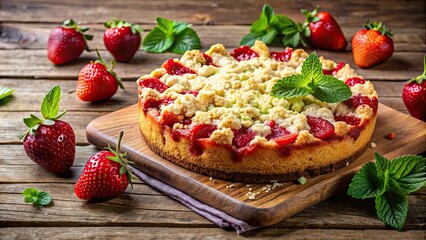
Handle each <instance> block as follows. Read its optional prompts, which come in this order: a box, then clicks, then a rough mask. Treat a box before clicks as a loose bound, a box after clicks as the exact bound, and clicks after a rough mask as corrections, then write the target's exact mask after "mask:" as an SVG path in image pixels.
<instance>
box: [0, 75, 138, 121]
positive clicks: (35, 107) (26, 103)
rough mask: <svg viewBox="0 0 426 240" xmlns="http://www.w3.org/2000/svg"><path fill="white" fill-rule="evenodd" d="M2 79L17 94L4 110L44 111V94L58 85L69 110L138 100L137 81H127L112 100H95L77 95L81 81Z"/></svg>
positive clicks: (97, 109) (102, 107) (116, 106)
mask: <svg viewBox="0 0 426 240" xmlns="http://www.w3.org/2000/svg"><path fill="white" fill-rule="evenodd" d="M0 82H1V83H0V85H2V86H7V87H11V88H13V89H14V90H15V92H14V93H13V97H12V98H10V99H6V100H5V101H6V103H4V104H2V105H1V106H0V111H28V112H34V111H40V105H41V102H42V101H43V98H44V96H45V95H46V93H47V92H48V91H49V90H50V89H51V88H52V87H53V86H56V85H59V86H60V87H61V91H62V95H61V102H60V107H61V108H64V109H65V108H66V109H67V110H68V111H93V112H100V111H105V112H107V111H114V110H118V109H121V108H123V107H127V106H130V105H132V104H135V103H137V85H136V82H134V81H125V82H123V85H124V88H125V90H122V89H118V90H117V93H116V94H115V95H114V96H113V97H112V98H111V99H109V100H107V101H101V102H94V103H90V102H84V101H81V100H80V99H79V98H78V97H77V95H76V92H75V88H76V85H77V80H54V81H52V80H38V79H2V80H0ZM3 82H4V83H3ZM0 103H1V102H0ZM71 114H72V113H71Z"/></svg>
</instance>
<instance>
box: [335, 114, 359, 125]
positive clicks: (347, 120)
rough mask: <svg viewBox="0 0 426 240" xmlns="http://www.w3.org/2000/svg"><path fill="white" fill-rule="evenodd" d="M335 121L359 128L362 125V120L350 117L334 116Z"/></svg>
mask: <svg viewBox="0 0 426 240" xmlns="http://www.w3.org/2000/svg"><path fill="white" fill-rule="evenodd" d="M334 120H336V121H343V122H345V123H347V124H349V125H352V126H358V125H359V124H360V123H361V119H360V118H357V117H355V116H348V115H334Z"/></svg>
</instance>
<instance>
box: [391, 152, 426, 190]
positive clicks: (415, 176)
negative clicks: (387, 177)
mask: <svg viewBox="0 0 426 240" xmlns="http://www.w3.org/2000/svg"><path fill="white" fill-rule="evenodd" d="M425 162H426V158H424V157H422V156H415V155H411V156H409V155H405V156H401V157H398V158H395V159H394V160H392V161H391V162H390V166H389V171H390V173H391V174H392V177H393V178H394V179H395V181H396V182H397V183H398V184H399V186H400V187H401V189H402V191H403V192H404V193H405V194H407V193H411V192H415V191H417V190H419V189H420V188H421V187H423V186H425V185H426V164H425Z"/></svg>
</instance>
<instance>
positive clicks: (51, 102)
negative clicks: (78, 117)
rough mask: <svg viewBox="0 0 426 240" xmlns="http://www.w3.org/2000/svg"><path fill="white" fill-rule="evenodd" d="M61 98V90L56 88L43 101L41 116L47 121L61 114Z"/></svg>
mask: <svg viewBox="0 0 426 240" xmlns="http://www.w3.org/2000/svg"><path fill="white" fill-rule="evenodd" d="M60 98H61V88H60V87H59V86H55V87H54V88H52V89H51V90H50V91H49V92H48V93H47V95H46V96H45V97H44V99H43V103H42V104H41V114H42V115H43V117H44V118H45V119H53V118H55V117H56V115H57V114H58V112H59V100H60Z"/></svg>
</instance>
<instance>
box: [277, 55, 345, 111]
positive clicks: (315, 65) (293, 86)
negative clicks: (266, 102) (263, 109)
mask: <svg viewBox="0 0 426 240" xmlns="http://www.w3.org/2000/svg"><path fill="white" fill-rule="evenodd" d="M301 72H302V73H301V74H298V75H291V76H288V77H283V78H282V79H280V80H278V82H277V83H275V85H274V86H273V88H272V91H271V95H272V96H274V97H278V98H287V99H290V98H297V97H305V96H308V95H309V94H312V95H313V96H314V97H315V98H317V99H318V100H320V101H323V102H327V103H337V102H343V101H345V100H347V99H349V98H350V97H351V96H352V91H351V89H350V88H349V87H348V86H347V85H346V84H345V83H344V82H343V81H340V80H339V79H337V78H335V77H333V76H329V75H324V74H323V72H322V64H321V62H320V60H319V58H318V56H317V54H316V52H313V53H311V54H310V55H309V56H308V57H307V58H306V59H305V61H304V62H303V65H302V71H301Z"/></svg>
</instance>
